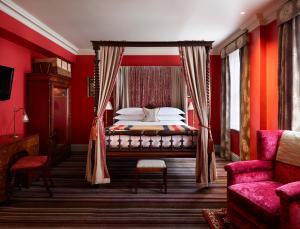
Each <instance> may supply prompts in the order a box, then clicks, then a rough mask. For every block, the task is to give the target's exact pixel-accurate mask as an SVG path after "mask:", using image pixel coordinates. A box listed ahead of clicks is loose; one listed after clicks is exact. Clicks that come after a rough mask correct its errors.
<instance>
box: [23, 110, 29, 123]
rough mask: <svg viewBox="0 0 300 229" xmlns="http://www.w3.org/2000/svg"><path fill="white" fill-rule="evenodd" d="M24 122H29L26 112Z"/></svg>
mask: <svg viewBox="0 0 300 229" xmlns="http://www.w3.org/2000/svg"><path fill="white" fill-rule="evenodd" d="M23 122H29V118H28V115H27V114H26V112H25V111H24V113H23Z"/></svg>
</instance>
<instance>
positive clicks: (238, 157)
mask: <svg viewBox="0 0 300 229" xmlns="http://www.w3.org/2000/svg"><path fill="white" fill-rule="evenodd" d="M230 157H231V161H240V156H239V155H237V154H235V153H233V152H231V155H230Z"/></svg>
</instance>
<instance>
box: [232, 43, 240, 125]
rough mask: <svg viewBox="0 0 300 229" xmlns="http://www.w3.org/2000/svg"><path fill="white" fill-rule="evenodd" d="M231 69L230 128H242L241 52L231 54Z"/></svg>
mask: <svg viewBox="0 0 300 229" xmlns="http://www.w3.org/2000/svg"><path fill="white" fill-rule="evenodd" d="M229 71H230V125H229V126H230V129H234V130H240V74H241V72H240V53H239V49H237V50H236V51H234V52H232V53H230V54H229Z"/></svg>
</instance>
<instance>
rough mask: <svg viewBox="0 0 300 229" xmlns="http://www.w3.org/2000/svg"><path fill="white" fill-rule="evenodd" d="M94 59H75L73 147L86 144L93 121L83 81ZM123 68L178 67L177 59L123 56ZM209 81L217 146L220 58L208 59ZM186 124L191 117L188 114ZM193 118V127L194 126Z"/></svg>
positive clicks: (90, 101)
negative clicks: (210, 81)
mask: <svg viewBox="0 0 300 229" xmlns="http://www.w3.org/2000/svg"><path fill="white" fill-rule="evenodd" d="M93 59H94V56H77V57H76V64H74V66H73V77H72V140H71V141H72V143H73V144H86V143H87V142H88V137H89V131H90V127H91V123H92V119H93V99H92V98H88V97H87V91H86V78H87V76H92V75H93ZM122 65H123V66H133V65H134V66H179V65H180V57H179V56H177V55H176V56H175V55H174V56H167V55H159V56H133V55H131V56H124V57H123V60H122ZM210 68H211V77H212V84H213V86H212V107H213V108H212V113H213V115H212V132H213V137H214V140H215V144H219V142H220V79H221V59H220V56H212V57H211V67H210ZM189 116H190V118H189V121H190V122H189V123H191V117H192V114H191V113H190V115H189ZM196 119H197V117H196V115H195V123H196V122H197V120H196ZM111 120H112V112H109V113H108V123H111V122H112V121H111Z"/></svg>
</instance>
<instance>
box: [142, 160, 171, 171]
mask: <svg viewBox="0 0 300 229" xmlns="http://www.w3.org/2000/svg"><path fill="white" fill-rule="evenodd" d="M136 167H137V168H162V169H163V168H166V167H167V166H166V163H165V161H164V160H139V161H138V163H137V165H136Z"/></svg>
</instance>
